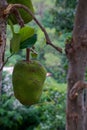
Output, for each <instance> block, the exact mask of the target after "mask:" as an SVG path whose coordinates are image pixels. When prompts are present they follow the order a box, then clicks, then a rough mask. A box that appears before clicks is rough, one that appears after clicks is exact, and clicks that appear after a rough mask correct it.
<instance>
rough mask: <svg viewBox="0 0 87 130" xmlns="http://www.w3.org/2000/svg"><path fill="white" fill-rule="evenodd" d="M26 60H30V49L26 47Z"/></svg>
mask: <svg viewBox="0 0 87 130" xmlns="http://www.w3.org/2000/svg"><path fill="white" fill-rule="evenodd" d="M26 61H28V62H30V49H29V48H27V49H26Z"/></svg>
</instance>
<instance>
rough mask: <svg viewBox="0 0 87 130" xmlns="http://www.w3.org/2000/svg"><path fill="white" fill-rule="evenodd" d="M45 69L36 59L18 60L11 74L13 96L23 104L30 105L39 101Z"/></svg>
mask: <svg viewBox="0 0 87 130" xmlns="http://www.w3.org/2000/svg"><path fill="white" fill-rule="evenodd" d="M45 79H46V69H45V68H44V67H43V66H42V65H41V64H40V63H39V62H38V61H33V60H32V61H30V62H27V61H18V62H17V63H16V65H15V66H14V70H13V74H12V82H13V90H14V95H15V97H16V98H17V99H18V100H19V101H20V102H21V103H22V104H24V105H32V104H35V103H37V102H38V101H39V99H40V97H41V94H42V89H43V84H44V81H45Z"/></svg>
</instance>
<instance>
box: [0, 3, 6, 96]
mask: <svg viewBox="0 0 87 130" xmlns="http://www.w3.org/2000/svg"><path fill="white" fill-rule="evenodd" d="M6 6H7V2H6V0H0V68H1V67H2V65H3V62H4V52H5V45H6V17H4V15H3V11H4V9H5V8H6ZM1 87H2V70H0V94H1Z"/></svg>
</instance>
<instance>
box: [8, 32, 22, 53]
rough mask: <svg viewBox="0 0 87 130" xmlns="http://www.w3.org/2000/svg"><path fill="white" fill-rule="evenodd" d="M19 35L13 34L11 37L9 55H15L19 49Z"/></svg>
mask: <svg viewBox="0 0 87 130" xmlns="http://www.w3.org/2000/svg"><path fill="white" fill-rule="evenodd" d="M20 40H21V37H20V34H19V33H14V34H13V37H12V39H11V41H10V52H11V53H17V52H18V51H19V49H20Z"/></svg>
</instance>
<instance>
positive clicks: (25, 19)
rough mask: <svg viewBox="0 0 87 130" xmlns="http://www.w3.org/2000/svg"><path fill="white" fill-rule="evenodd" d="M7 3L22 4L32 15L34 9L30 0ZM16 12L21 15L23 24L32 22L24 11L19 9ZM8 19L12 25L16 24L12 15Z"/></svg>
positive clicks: (13, 0) (14, 0)
mask: <svg viewBox="0 0 87 130" xmlns="http://www.w3.org/2000/svg"><path fill="white" fill-rule="evenodd" d="M7 1H8V3H9V4H23V5H25V6H27V7H28V8H29V9H30V10H31V12H32V13H34V8H33V5H32V2H31V0H7ZM18 10H19V12H20V14H21V17H22V18H23V20H24V23H28V22H30V21H31V20H32V16H31V15H29V14H28V13H27V12H26V11H25V10H24V9H22V8H21V9H18ZM9 18H10V19H11V21H12V23H13V24H17V20H16V18H15V17H14V15H12V14H11V15H10V17H9Z"/></svg>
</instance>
